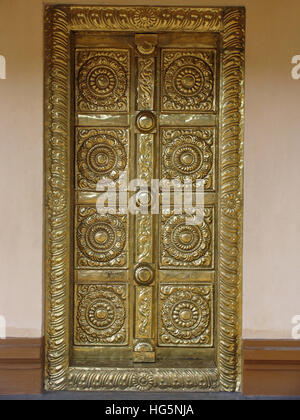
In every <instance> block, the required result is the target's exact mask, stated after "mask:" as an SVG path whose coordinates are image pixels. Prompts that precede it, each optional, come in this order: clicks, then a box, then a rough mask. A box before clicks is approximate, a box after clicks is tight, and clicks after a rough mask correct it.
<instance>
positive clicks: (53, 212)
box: [44, 6, 245, 391]
mask: <svg viewBox="0 0 300 420" xmlns="http://www.w3.org/2000/svg"><path fill="white" fill-rule="evenodd" d="M145 17H146V18H147V19H145ZM73 30H107V31H110V30H111V31H113V30H124V31H130V30H139V31H141V32H143V31H144V32H148V31H149V30H151V31H182V30H185V31H198V32H217V33H220V34H221V36H222V39H223V50H222V54H221V62H222V63H221V65H222V71H223V86H222V89H221V91H222V97H221V110H222V112H221V123H220V127H221V132H220V200H219V238H220V240H219V281H218V288H219V304H218V360H217V369H213V368H212V369H200V368H199V369H193V370H191V369H175V368H174V369H172V368H170V369H163V368H162V369H158V368H156V369H153V368H150V369H134V370H133V369H125V368H124V369H113V370H112V369H105V368H104V369H96V368H75V367H71V366H70V358H69V350H70V349H69V332H70V326H69V308H70V303H69V298H70V278H71V277H70V276H71V270H70V232H71V231H70V229H71V226H70V221H71V217H70V214H71V197H70V188H69V185H70V177H71V174H70V168H69V165H70V153H71V151H70V142H69V136H70V134H69V133H70V128H71V127H70V111H69V109H70V107H69V100H70V65H69V63H70V60H69V57H70V33H71V31H73ZM244 33H245V9H244V8H236V7H233V8H231V7H225V8H209V9H208V8H183V7H171V8H167V7H165V8H163V7H98V6H93V7H90V6H46V8H45V108H44V112H45V135H44V144H45V204H44V207H45V264H44V265H45V268H44V273H45V294H46V303H45V311H46V315H45V335H46V345H45V347H46V348H45V355H46V356H45V389H46V390H52V391H59V390H64V389H69V390H136V391H141V390H153V391H154V390H156V391H158V390H162V391H163V390H165V391H166V390H168V391H172V390H182V391H212V390H223V391H235V390H239V388H240V382H241V280H242V278H241V276H242V221H243V213H242V207H243V205H242V204H243V143H244V140H243V132H244ZM145 384H146V385H145Z"/></svg>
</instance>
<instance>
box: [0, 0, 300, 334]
mask: <svg viewBox="0 0 300 420" xmlns="http://www.w3.org/2000/svg"><path fill="white" fill-rule="evenodd" d="M71 2H72V1H71ZM48 3H63V2H62V1H57V0H54V1H48ZM66 3H70V1H66ZM73 3H84V1H73ZM86 3H88V4H91V3H98V4H101V2H93V1H91V0H89V1H87V2H86ZM104 3H106V4H114V3H116V4H148V5H150V4H153V5H162V4H165V5H168V4H173V5H182V1H181V0H180V1H178V0H173V1H163V0H161V1H152V2H150V1H148V2H146V1H145V0H139V1H136V2H135V1H130V2H126V1H122V0H118V1H117V2H113V1H110V2H108V1H107V2H102V4H104ZM187 4H189V5H197V6H201V5H205V6H206V5H211V6H214V5H220V6H224V5H231V6H234V5H239V6H241V5H245V6H246V7H247V45H246V47H247V55H246V60H247V61H246V84H247V94H246V133H245V134H246V137H245V140H246V150H245V162H246V170H245V236H244V248H245V254H244V292H243V295H244V311H243V312H244V313H243V335H244V337H245V338H289V337H290V334H291V318H292V316H293V315H295V314H300V299H299V296H300V281H299V273H300V256H299V250H300V217H299V206H300V198H299V191H300V165H299V156H300V138H299V133H300V117H299V115H300V114H299V108H300V80H299V81H294V80H292V78H291V75H290V72H291V64H290V63H291V58H292V56H294V55H296V54H300V31H299V16H300V2H299V0H287V1H285V2H283V1H282V0H247V1H246V0H244V1H243V0H209V1H207V0H205V1H201V0H198V1H192V0H189V1H188V2H187ZM42 7H43V2H42V1H41V0H0V54H3V55H5V56H6V59H7V80H0V92H1V93H0V127H1V128H0V129H1V139H0V191H1V219H0V235H1V236H0V238H1V239H0V268H1V271H0V279H1V289H0V315H4V316H5V317H6V319H7V325H8V335H9V336H16V337H18V336H29V337H38V336H40V335H41V334H42V313H43V309H42V308H43V305H42V302H43V298H42V197H43V171H42V162H43V121H42V118H43V117H42V109H43V46H42V28H43V15H42V13H43V12H42Z"/></svg>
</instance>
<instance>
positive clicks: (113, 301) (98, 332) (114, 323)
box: [78, 286, 126, 342]
mask: <svg viewBox="0 0 300 420" xmlns="http://www.w3.org/2000/svg"><path fill="white" fill-rule="evenodd" d="M125 317H126V314H125V308H124V303H123V301H122V299H121V297H120V296H119V295H118V294H117V293H115V292H114V291H113V289H112V288H109V287H105V286H102V287H99V286H95V287H91V290H90V291H89V292H88V293H87V294H86V295H84V296H83V298H82V300H81V302H80V303H79V308H78V323H79V326H80V328H81V329H82V330H83V331H84V332H85V333H86V334H87V336H89V337H90V339H91V340H92V341H93V342H101V341H103V342H105V341H106V340H107V339H110V338H112V337H114V336H115V335H116V334H117V333H119V332H120V330H121V329H122V328H123V326H124V319H125Z"/></svg>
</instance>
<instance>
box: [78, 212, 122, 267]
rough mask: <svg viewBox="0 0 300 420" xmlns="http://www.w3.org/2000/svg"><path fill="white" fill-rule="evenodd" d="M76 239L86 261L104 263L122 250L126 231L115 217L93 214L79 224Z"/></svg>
mask: <svg viewBox="0 0 300 420" xmlns="http://www.w3.org/2000/svg"><path fill="white" fill-rule="evenodd" d="M77 238H78V246H79V249H80V251H81V252H82V253H83V254H84V255H85V256H86V257H87V258H88V259H90V260H92V261H95V262H97V263H106V262H109V261H111V260H113V259H114V258H116V257H118V256H119V255H120V254H121V253H122V251H123V250H124V247H125V244H126V230H125V227H124V225H123V223H122V222H121V221H120V220H119V219H118V218H117V217H115V216H113V215H100V214H98V213H95V214H93V215H91V216H89V217H87V218H85V219H84V220H83V221H82V222H81V223H80V225H79V227H78V233H77Z"/></svg>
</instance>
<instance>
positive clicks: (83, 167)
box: [78, 134, 127, 184]
mask: <svg viewBox="0 0 300 420" xmlns="http://www.w3.org/2000/svg"><path fill="white" fill-rule="evenodd" d="M126 165H127V155H126V150H125V147H124V146H123V144H122V143H121V142H120V141H119V140H118V139H117V138H115V137H113V136H111V135H108V134H97V135H94V136H91V137H89V138H88V139H87V140H85V141H84V143H83V144H82V145H81V147H80V149H79V151H78V169H79V171H80V173H81V175H82V176H83V177H84V178H85V179H87V180H88V181H90V182H93V183H94V184H97V182H98V181H99V179H101V178H103V177H107V178H110V179H113V180H116V179H118V178H119V176H120V172H122V171H124V170H125V169H126Z"/></svg>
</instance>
